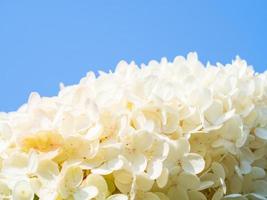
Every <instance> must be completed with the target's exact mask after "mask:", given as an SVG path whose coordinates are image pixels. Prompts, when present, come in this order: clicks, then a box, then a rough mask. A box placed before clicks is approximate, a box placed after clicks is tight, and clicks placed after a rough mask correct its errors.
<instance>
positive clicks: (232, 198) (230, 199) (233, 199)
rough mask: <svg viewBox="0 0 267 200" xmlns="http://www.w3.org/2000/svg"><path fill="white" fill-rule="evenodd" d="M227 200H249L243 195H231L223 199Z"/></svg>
mask: <svg viewBox="0 0 267 200" xmlns="http://www.w3.org/2000/svg"><path fill="white" fill-rule="evenodd" d="M223 199H225V200H247V198H246V197H243V196H242V195H241V194H229V195H226V196H224V197H223Z"/></svg>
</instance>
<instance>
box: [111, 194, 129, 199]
mask: <svg viewBox="0 0 267 200" xmlns="http://www.w3.org/2000/svg"><path fill="white" fill-rule="evenodd" d="M106 200H128V196H127V195H125V194H113V195H111V196H109V197H108V198H107V199H106Z"/></svg>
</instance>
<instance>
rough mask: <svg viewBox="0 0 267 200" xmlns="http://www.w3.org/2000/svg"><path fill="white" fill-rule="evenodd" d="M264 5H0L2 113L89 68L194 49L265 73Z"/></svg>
mask: <svg viewBox="0 0 267 200" xmlns="http://www.w3.org/2000/svg"><path fill="white" fill-rule="evenodd" d="M266 9H267V1H265V0H261V1H260V0H258V1H243V0H240V1H238V0H235V1H232V0H224V1H214V0H210V1H197V0H195V1H188V0H185V1H178V0H177V1H163V0H162V1H156V0H150V1H146V0H139V1H136V0H135V1H127V0H117V1H116V0H106V1H89V0H77V1H74V0H73V1H68V0H45V1H36V0H17V1H15V0H14V1H11V0H0V75H1V78H0V92H1V96H0V110H1V111H12V110H15V109H17V108H18V106H20V105H21V104H23V103H24V102H26V101H27V98H28V95H29V94H30V92H31V91H38V92H39V93H40V94H41V95H43V96H51V95H56V94H57V91H58V84H59V83H60V82H63V83H65V84H74V83H77V82H78V81H79V79H80V78H81V77H82V76H84V75H85V74H86V72H87V71H89V70H93V71H97V70H105V71H107V70H108V69H114V67H115V66H116V64H117V62H118V61H119V60H121V59H124V60H127V61H131V60H135V61H136V62H137V63H138V64H140V63H147V62H148V61H149V60H150V59H157V60H159V59H160V58H161V57H163V56H166V57H167V58H168V59H170V60H172V59H173V58H174V57H175V56H176V55H186V54H187V53H188V52H189V51H197V52H198V54H199V58H200V59H201V60H202V61H203V62H204V63H206V62H207V61H211V63H216V62H217V61H218V62H222V63H229V62H231V60H232V59H233V58H234V57H235V56H236V55H237V54H238V55H240V56H241V57H242V58H244V59H246V60H247V61H248V63H249V64H251V65H253V66H254V68H255V70H256V71H258V72H263V71H264V70H266V69H267V57H266V53H267V12H266Z"/></svg>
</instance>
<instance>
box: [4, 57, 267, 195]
mask: <svg viewBox="0 0 267 200" xmlns="http://www.w3.org/2000/svg"><path fill="white" fill-rule="evenodd" d="M266 170H267V73H266V72H265V73H262V74H258V73H255V72H254V71H253V69H252V68H251V67H250V66H247V64H246V62H245V61H244V60H241V59H240V58H236V60H235V61H233V62H232V64H227V65H225V66H223V65H221V64H217V66H212V65H210V64H208V65H207V66H203V64H202V63H201V62H199V61H198V58H197V55H196V54H195V53H189V54H188V56H187V58H184V57H180V56H178V57H176V58H175V59H174V61H173V62H168V61H167V60H166V59H165V58H163V59H162V60H161V62H156V61H151V62H149V64H148V65H141V67H138V66H136V64H135V63H133V62H132V63H130V64H127V63H126V62H124V61H122V62H120V63H119V64H118V66H117V68H116V70H115V72H109V73H104V72H100V73H99V76H98V77H96V76H95V75H94V73H92V72H89V73H88V74H87V76H86V77H84V78H82V79H81V81H80V83H79V84H77V85H72V86H67V87H65V86H64V85H63V84H62V85H61V89H60V92H59V94H58V95H57V96H55V97H40V96H39V95H38V94H37V93H32V94H31V95H30V97H29V100H28V103H27V104H25V105H23V106H22V107H21V108H20V109H19V110H18V111H16V112H10V113H1V114H0V199H3V200H11V199H13V200H33V199H34V200H37V199H40V200H65V199H66V200H90V199H94V200H135V199H136V200H142V199H144V200H177V199H179V200H220V199H238V200H246V199H247V200H248V199H259V200H263V199H267V175H266Z"/></svg>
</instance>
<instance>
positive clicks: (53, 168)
mask: <svg viewBox="0 0 267 200" xmlns="http://www.w3.org/2000/svg"><path fill="white" fill-rule="evenodd" d="M37 174H38V175H40V176H41V177H42V178H44V179H47V180H52V179H53V178H54V177H55V176H57V175H58V174H59V169H58V165H57V164H56V163H55V162H53V161H52V160H42V161H40V162H39V164H38V168H37Z"/></svg>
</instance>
